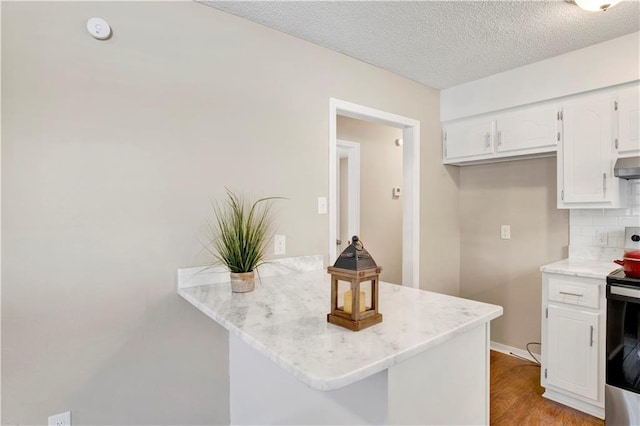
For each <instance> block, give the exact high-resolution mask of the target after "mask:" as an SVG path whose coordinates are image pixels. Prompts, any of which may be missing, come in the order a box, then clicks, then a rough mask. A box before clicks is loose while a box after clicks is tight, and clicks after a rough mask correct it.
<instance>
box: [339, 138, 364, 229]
mask: <svg viewBox="0 0 640 426" xmlns="http://www.w3.org/2000/svg"><path fill="white" fill-rule="evenodd" d="M340 151H342V152H344V153H345V154H346V155H347V160H348V167H347V170H348V172H349V177H348V181H347V200H348V206H347V236H349V237H351V236H353V235H360V144H359V143H357V142H351V141H347V140H343V139H338V140H337V141H336V155H337V154H338V152H340ZM337 160H338V159H337V158H336V161H337ZM339 175H340V168H339V167H338V165H337V164H336V176H339ZM340 178H342V176H340ZM337 184H338V182H336V185H337ZM337 188H338V187H337V186H336V210H337V209H338V207H340V201H339V198H338V191H337ZM339 214H340V213H339V212H337V213H336V224H337V223H338V217H339ZM342 226H344V224H342V223H341V224H340V227H342ZM336 238H337V236H336Z"/></svg>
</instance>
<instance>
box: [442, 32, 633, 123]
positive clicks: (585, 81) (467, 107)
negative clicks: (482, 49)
mask: <svg viewBox="0 0 640 426" xmlns="http://www.w3.org/2000/svg"><path fill="white" fill-rule="evenodd" d="M638 79H640V32H637V33H633V34H629V35H626V36H623V37H619V38H616V39H613V40H609V41H605V42H603V43H599V44H596V45H593V46H589V47H585V48H584V49H579V50H576V51H574V52H570V53H566V54H564V55H559V56H556V57H553V58H550V59H546V60H544V61H540V62H536V63H534V64H530V65H525V66H523V67H520V68H516V69H513V70H509V71H505V72H502V73H499V74H494V75H491V76H489V77H485V78H482V79H479V80H475V81H471V82H469V83H464V84H461V85H459V86H455V87H451V88H448V89H445V90H443V91H442V93H441V95H440V96H441V104H440V119H441V121H448V120H454V119H456V118H462V117H467V116H471V115H477V114H482V113H485V112H490V111H496V110H500V109H504V108H511V107H515V106H519V105H526V104H530V103H534V102H540V101H544V100H548V99H553V98H558V97H562V96H567V95H572V94H575V93H581V92H586V91H589V90H595V89H600V88H603V87H608V86H614V85H617V84H623V83H628V82H631V81H636V80H638Z"/></svg>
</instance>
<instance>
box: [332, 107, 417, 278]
mask: <svg viewBox="0 0 640 426" xmlns="http://www.w3.org/2000/svg"><path fill="white" fill-rule="evenodd" d="M338 115H342V116H346V117H350V118H355V119H357V120H363V121H368V122H372V123H376V124H382V125H385V126H391V127H395V128H399V129H402V139H403V145H402V185H403V198H402V285H404V286H408V287H415V288H419V287H420V122H419V121H418V120H414V119H412V118H408V117H403V116H401V115H396V114H392V113H390V112H385V111H380V110H377V109H374V108H369V107H366V106H363V105H358V104H354V103H352V102H347V101H343V100H340V99H336V98H329V263H330V264H332V263H333V262H334V261H335V259H336V257H337V250H336V238H337V236H336V221H337V214H338V211H337V203H336V196H337V194H336V192H337V191H336V167H337V165H336V163H337V161H336V158H337V157H336V156H337V141H338V136H337V133H336V132H337V116H338Z"/></svg>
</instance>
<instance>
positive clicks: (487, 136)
mask: <svg viewBox="0 0 640 426" xmlns="http://www.w3.org/2000/svg"><path fill="white" fill-rule="evenodd" d="M443 151H444V161H445V163H448V162H455V161H451V160H462V161H470V160H476V159H481V158H486V157H487V156H488V155H491V154H493V120H491V119H489V118H488V119H471V120H464V121H462V122H458V123H453V124H448V125H446V126H445V127H444V149H443Z"/></svg>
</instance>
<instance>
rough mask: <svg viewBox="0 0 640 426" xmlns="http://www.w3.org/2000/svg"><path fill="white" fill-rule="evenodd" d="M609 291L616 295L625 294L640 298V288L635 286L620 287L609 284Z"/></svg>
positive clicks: (632, 297) (624, 295)
mask: <svg viewBox="0 0 640 426" xmlns="http://www.w3.org/2000/svg"><path fill="white" fill-rule="evenodd" d="M609 293H610V294H612V295H616V296H623V297H629V298H631V299H638V300H640V289H639V290H636V289H635V288H627V287H618V286H613V285H612V286H609ZM614 298H615V297H614Z"/></svg>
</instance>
